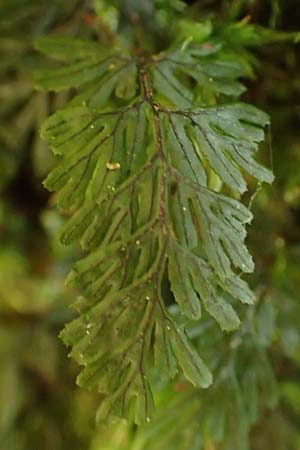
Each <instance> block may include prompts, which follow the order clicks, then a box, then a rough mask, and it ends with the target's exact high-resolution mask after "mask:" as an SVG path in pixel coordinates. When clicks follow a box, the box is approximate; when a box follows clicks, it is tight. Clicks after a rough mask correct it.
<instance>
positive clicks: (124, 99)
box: [36, 38, 272, 423]
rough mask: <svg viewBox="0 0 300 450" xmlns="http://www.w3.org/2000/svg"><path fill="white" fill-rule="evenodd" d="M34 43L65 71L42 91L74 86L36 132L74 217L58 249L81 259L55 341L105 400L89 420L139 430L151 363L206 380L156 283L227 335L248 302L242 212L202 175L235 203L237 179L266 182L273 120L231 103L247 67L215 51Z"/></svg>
mask: <svg viewBox="0 0 300 450" xmlns="http://www.w3.org/2000/svg"><path fill="white" fill-rule="evenodd" d="M38 47H39V49H40V50H41V51H43V52H45V53H47V54H52V55H53V56H54V57H56V58H58V59H60V60H64V61H65V62H66V65H65V66H64V67H62V68H56V69H53V70H49V71H44V72H41V73H39V74H38V75H37V77H36V81H37V84H38V86H39V87H40V88H43V89H53V90H60V89H65V88H70V87H78V88H79V92H78V93H77V95H75V97H74V98H73V99H72V100H71V102H70V103H69V106H67V108H65V109H64V110H61V111H59V112H57V113H56V114H54V115H53V116H52V117H50V118H49V119H48V120H47V121H46V123H45V124H44V126H43V128H42V135H43V137H44V138H45V139H46V140H47V141H48V142H49V143H50V145H51V147H52V149H53V152H54V153H55V154H57V155H59V156H60V162H59V164H58V166H57V167H56V169H54V170H53V172H52V173H51V174H50V175H49V176H48V178H47V179H46V181H45V186H46V187H47V188H48V189H49V190H50V191H55V192H58V194H57V203H58V205H59V206H60V207H61V208H67V209H70V210H71V211H72V217H71V218H70V220H69V221H68V222H67V224H66V227H65V229H64V230H63V234H62V242H63V243H64V244H69V243H71V242H77V241H80V244H81V247H82V248H83V249H84V250H85V251H86V256H85V257H84V258H83V259H82V260H81V261H79V262H78V263H77V264H76V265H75V267H74V270H73V271H72V273H71V274H70V275H69V278H68V282H69V284H71V285H74V286H76V287H78V288H79V289H80V290H81V291H82V293H83V296H82V297H81V298H80V300H79V301H78V302H77V303H76V305H75V306H76V308H77V310H78V313H79V314H78V318H76V319H75V320H74V321H73V322H71V323H70V324H68V325H67V326H66V327H65V329H64V331H63V332H62V337H63V340H64V341H65V342H66V344H68V345H71V346H72V350H71V356H73V357H74V358H75V359H76V360H77V361H78V362H79V364H81V365H83V366H84V369H83V371H82V372H81V374H80V376H79V378H78V383H79V385H81V386H85V387H88V388H94V387H96V388H97V389H98V391H99V392H101V393H102V394H103V396H104V400H103V401H102V403H101V406H100V409H99V413H98V417H99V418H100V419H104V418H107V417H108V416H110V415H120V416H126V417H128V416H130V415H133V416H134V420H135V421H136V422H137V423H141V422H142V421H143V420H145V419H148V418H149V417H150V416H151V411H152V408H153V400H152V396H151V389H150V384H149V380H148V376H149V371H150V369H151V367H152V366H153V364H155V366H156V367H157V369H158V371H159V372H160V373H161V376H162V377H170V376H171V377H172V376H174V375H175V374H176V372H177V370H178V369H181V370H182V372H183V373H184V375H185V376H186V378H187V379H188V380H189V381H190V382H191V383H192V384H194V385H195V386H198V387H207V386H209V385H210V384H211V381H212V377H211V374H210V372H209V369H208V368H207V367H206V365H205V363H204V362H203V361H202V360H201V358H200V356H199V355H198V353H197V352H196V351H195V350H194V349H193V348H192V346H191V343H190V342H189V340H188V338H187V336H186V335H185V332H184V329H182V328H181V327H180V326H179V325H178V324H177V323H176V320H175V319H174V317H172V316H171V315H170V313H169V311H168V308H167V307H166V303H165V298H164V292H163V289H162V284H163V279H164V277H165V275H166V274H167V275H168V278H169V282H170V286H171V290H172V292H173V294H174V297H175V300H176V302H177V303H178V305H179V307H180V310H181V312H182V313H183V314H184V315H186V316H187V317H188V318H191V319H196V318H199V317H200V316H201V306H202V305H203V306H204V308H205V309H206V310H207V312H208V313H209V314H211V315H212V316H213V317H214V318H215V319H216V320H217V321H218V323H219V324H220V326H221V328H222V329H224V330H227V331H229V330H232V329H235V328H237V327H238V325H239V319H238V316H237V314H236V312H235V311H234V309H233V307H232V305H231V304H230V303H229V301H230V300H229V299H230V298H232V299H237V300H239V301H241V302H244V303H251V302H252V301H253V295H252V293H251V292H250V290H249V288H248V286H247V284H246V283H245V282H244V281H243V280H241V279H240V278H239V276H238V275H237V274H236V271H235V269H238V270H240V271H242V272H251V271H252V270H253V262H252V259H251V256H250V255H249V253H248V251H247V249H246V247H245V245H244V240H245V236H246V231H245V225H246V224H248V223H249V222H250V221H251V218H252V216H251V213H250V212H249V211H248V210H247V208H245V207H244V206H243V205H242V204H241V203H240V202H239V201H237V200H235V199H233V198H230V197H228V196H224V195H221V194H219V193H217V192H215V191H213V190H211V189H210V188H209V183H208V178H209V176H210V174H211V173H212V172H214V173H216V174H217V175H218V177H219V178H220V179H221V180H222V181H223V182H224V183H226V184H227V185H228V186H229V187H230V188H231V189H232V191H233V192H236V193H243V192H245V190H246V188H247V186H246V182H245V179H244V176H243V173H242V172H248V173H249V174H251V175H253V176H254V177H256V178H257V179H258V180H259V181H266V182H271V181H272V174H271V173H270V172H269V171H268V170H267V169H265V168H263V167H262V166H260V165H259V164H258V163H257V162H256V161H255V159H254V156H255V152H256V150H257V147H258V144H259V142H260V141H262V139H263V128H264V126H265V125H266V124H267V123H268V118H267V116H266V115H265V114H264V113H262V112H260V111H258V110H257V109H256V108H254V107H252V106H249V105H247V104H243V103H232V102H231V100H232V98H231V97H232V96H234V97H235V96H238V95H239V94H240V93H241V92H242V91H243V89H244V88H243V86H242V85H241V84H240V83H239V81H238V78H239V77H240V76H241V75H242V74H243V67H242V66H241V65H239V64H238V63H232V62H231V61H230V60H229V58H228V55H227V54H226V52H225V51H223V50H222V49H221V46H220V45H211V47H209V50H208V49H207V47H201V46H198V47H197V46H196V45H195V46H193V47H192V46H187V47H186V48H185V49H180V50H175V51H171V52H170V53H165V54H161V55H156V56H153V57H147V58H145V57H142V56H138V57H130V56H128V55H117V54H115V53H111V54H109V55H104V54H103V52H102V50H101V49H100V48H98V47H97V45H95V44H94V43H85V42H82V41H77V40H64V39H62V40H61V39H58V38H55V39H48V38H47V39H42V40H40V41H39V43H38ZM195 82H196V83H197V86H196V87H193V84H194V83H195ZM227 95H229V96H230V98H227V102H226V104H223V105H220V106H216V102H217V99H218V98H219V101H220V102H221V100H222V99H223V100H224V99H225V98H226V96H227ZM228 100H230V102H229V103H228Z"/></svg>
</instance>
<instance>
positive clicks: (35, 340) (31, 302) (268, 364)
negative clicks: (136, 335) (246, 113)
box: [0, 0, 300, 450]
mask: <svg viewBox="0 0 300 450" xmlns="http://www.w3.org/2000/svg"><path fill="white" fill-rule="evenodd" d="M154 3H155V4H154ZM154 3H152V2H150V1H149V2H147V1H143V2H139V4H138V5H139V6H138V7H137V4H136V3H135V2H130V1H129V2H124V3H123V2H118V1H114V2H104V1H99V0H98V1H95V2H94V4H93V5H91V4H90V3H89V2H79V1H75V0H74V1H69V0H68V1H61V0H60V1H53V2H51V4H49V2H46V1H45V2H41V1H38V0H37V1H26V0H7V1H3V2H2V4H1V7H0V32H1V38H0V48H1V55H3V57H2V58H1V62H0V71H1V75H0V76H1V88H0V98H1V105H0V167H1V181H0V187H1V203H0V208H1V209H0V214H1V229H0V233H1V253H0V266H1V270H0V301H1V303H0V339H1V342H0V360H1V373H0V381H1V382H0V404H1V411H0V446H1V448H5V449H7V450H17V449H18V450H19V449H20V450H27V449H28V450H29V449H35V448H40V447H41V446H44V447H45V448H46V449H49V450H53V449H55V450H56V449H57V450H60V449H62V450H63V449H67V448H74V449H76V448H78V449H88V450H104V449H107V450H109V449H113V448H116V449H124V450H125V449H126V450H127V449H128V450H136V449H139V450H142V449H145V450H146V449H149V450H151V449H166V448H172V449H173V448H174V449H201V448H203V449H205V450H213V449H216V450H217V449H227V450H235V449H236V448H238V449H239V450H243V449H247V448H249V446H250V448H251V449H253V450H260V449H262V448H264V449H268V448H273V449H275V450H298V448H299V446H300V434H299V422H300V382H299V378H300V377H299V375H300V356H299V355H300V327H299V321H300V302H299V289H298V285H299V273H300V233H299V230H300V222H299V217H300V216H299V214H300V189H299V181H300V180H299V165H298V162H299V160H300V142H299V138H300V136H299V131H298V130H299V120H300V113H299V111H300V110H299V105H300V102H299V97H300V84H299V74H300V73H299V72H300V68H299V56H298V53H299V46H297V44H293V43H291V42H286V43H285V42H282V41H285V40H286V36H285V35H281V34H270V33H268V34H266V33H264V32H263V31H262V30H261V29H255V31H253V29H252V28H251V26H252V25H251V26H249V27H247V28H244V29H246V30H247V33H244V34H243V33H240V32H239V30H238V29H237V28H236V26H234V25H233V24H234V23H236V21H239V20H241V19H243V18H245V17H247V16H248V15H249V16H251V21H250V24H258V25H263V26H266V27H268V28H269V29H270V30H272V29H274V30H275V29H281V30H284V31H294V30H297V28H300V16H297V15H298V14H299V8H298V6H297V1H292V0H289V1H282V2H280V1H271V0H270V1H267V0H266V1H257V2H255V1H251V2H250V1H242V0H241V1H224V2H220V1H201V2H200V1H199V2H197V1H196V2H187V3H194V4H193V5H191V6H190V7H188V8H186V9H184V10H183V6H182V3H181V2H177V1H169V2H167V1H159V0H157V1H156V2H154ZM125 4H126V5H125ZM120 5H121V6H122V7H120ZM124 5H125V6H126V8H125V7H123V6H124ZM94 11H96V12H97V14H98V15H95V13H94ZM128 11H134V12H135V13H136V14H140V15H142V17H149V16H152V15H155V17H156V20H155V21H151V20H147V21H145V27H143V28H142V29H139V25H138V24H137V36H138V39H141V40H142V41H143V45H144V46H146V47H148V48H149V49H151V48H153V46H154V45H155V46H158V45H161V46H162V48H163V47H164V46H166V45H168V44H169V42H164V41H163V38H165V37H164V35H163V31H162V30H163V29H164V26H165V24H166V23H171V24H173V25H172V27H171V28H170V33H169V36H168V38H169V39H174V40H175V39H178V40H182V39H184V38H186V39H189V35H190V33H191V29H193V32H194V33H195V34H196V38H197V32H198V33H200V32H203V27H202V28H199V30H198V29H197V28H195V29H194V28H191V20H192V19H193V20H194V19H195V17H199V20H207V19H209V18H210V19H213V21H214V23H215V29H216V33H218V34H219V36H221V37H222V39H227V40H230V41H231V44H232V43H233V44H234V45H236V47H237V51H239V52H246V54H243V57H244V58H245V59H246V60H247V59H249V61H251V64H254V67H255V73H256V77H252V80H251V81H250V82H249V81H247V86H248V88H249V90H248V92H247V93H246V94H245V95H244V100H245V101H248V102H250V103H253V104H255V105H257V106H259V107H261V108H262V109H263V110H265V111H267V112H268V113H269V114H270V116H271V120H272V125H271V128H270V130H269V133H268V135H267V142H266V145H265V148H264V158H263V159H264V161H265V163H266V165H269V166H273V170H274V173H275V175H276V179H275V182H274V183H273V185H271V187H266V186H263V187H262V188H261V190H260V191H258V192H257V195H256V196H255V197H253V198H252V212H253V214H254V218H255V219H254V222H253V224H252V226H251V227H250V228H249V233H250V234H249V238H248V246H249V248H250V251H251V253H252V254H253V255H254V260H255V264H256V270H255V272H254V274H253V275H251V277H250V276H249V277H248V280H249V282H250V284H251V287H252V289H253V290H255V292H256V294H257V298H258V301H257V304H256V305H255V306H254V307H249V308H248V309H247V310H245V309H244V310H243V312H241V314H242V326H241V328H240V330H239V331H237V332H234V333H231V334H228V335H224V334H223V333H222V332H221V331H220V330H219V328H218V326H217V325H216V324H215V323H214V322H213V321H212V320H211V319H210V318H209V317H208V316H205V317H204V318H203V319H201V321H199V323H198V324H197V323H196V324H195V323H193V324H191V326H190V328H189V336H190V338H191V339H192V340H193V342H194V344H195V346H196V348H197V349H198V351H199V352H200V354H201V355H203V356H204V358H205V361H207V362H208V365H209V367H210V368H212V369H213V371H214V377H215V382H214V384H213V385H212V387H211V388H209V389H208V390H206V391H202V392H199V391H198V390H197V389H194V388H192V387H191V386H190V385H189V384H188V383H187V382H186V381H185V380H184V379H183V378H182V379H181V378H178V379H176V381H174V382H170V383H168V382H164V383H163V382H161V381H160V380H159V379H158V378H157V377H156V375H155V373H154V374H153V383H154V386H155V390H154V397H155V402H156V404H157V405H158V406H157V411H156V414H155V416H154V419H153V420H152V421H151V423H148V424H146V425H145V426H144V427H143V428H141V429H136V427H135V426H132V425H126V424H125V423H123V422H116V423H114V424H112V425H110V427H109V428H104V427H101V426H95V424H94V416H95V411H96V409H97V407H98V404H99V401H100V399H99V397H98V398H97V394H96V393H95V392H93V393H90V392H87V391H85V390H80V389H79V388H77V387H76V386H75V383H74V380H75V377H76V374H77V372H78V369H77V367H76V366H75V365H73V363H72V362H71V361H70V360H69V359H68V358H67V351H66V350H65V348H64V347H63V345H62V343H61V342H60V340H59V339H58V338H57V335H58V332H59V331H60V330H61V328H62V326H63V325H64V324H65V322H67V321H68V320H70V319H71V318H72V316H73V313H72V311H71V310H70V309H69V308H68V305H69V304H70V303H71V301H72V299H73V298H74V296H75V295H76V293H75V292H72V291H71V290H70V289H66V288H65V287H64V278H65V276H66V273H67V272H68V271H69V269H70V267H71V265H72V263H73V261H74V260H75V259H76V258H78V249H77V248H76V247H74V248H73V247H68V248H65V247H62V246H61V244H60V243H59V242H58V238H57V235H58V230H59V229H60V227H61V225H62V223H63V222H64V217H63V215H62V214H59V213H58V212H57V211H56V209H55V208H54V206H53V198H52V196H50V195H49V193H47V192H46V191H45V190H43V189H42V187H41V180H42V179H43V178H44V177H45V175H46V174H47V173H48V172H49V169H50V168H52V167H53V165H54V159H53V156H51V154H50V151H49V149H48V147H47V145H46V144H45V142H43V141H42V140H41V139H40V137H39V128H40V125H41V123H42V122H43V121H44V119H45V118H46V117H48V115H49V114H50V113H51V112H54V111H56V109H57V108H59V107H61V106H63V105H64V104H65V103H66V101H67V100H68V95H69V94H65V93H59V94H55V95H54V94H53V93H50V94H47V93H43V92H36V91H35V90H34V89H33V82H32V72H33V70H36V69H38V68H42V69H44V68H45V67H46V65H51V63H50V62H49V61H46V60H45V59H44V58H43V57H42V56H41V55H40V54H39V53H38V52H36V51H35V50H34V45H33V43H34V42H35V41H36V39H37V38H39V37H40V36H43V35H49V34H51V33H55V34H63V35H64V36H80V37H93V38H95V37H97V38H98V39H99V40H100V41H101V42H102V43H103V46H105V45H109V44H110V43H111V41H112V40H114V39H116V36H115V33H116V30H117V27H118V26H121V27H122V30H123V31H122V34H121V39H123V40H124V42H123V43H122V45H126V40H128V42H129V41H130V40H131V39H132V36H131V33H132V27H130V26H128V25H127V23H128ZM183 13H184V19H183V20H182V17H183ZM134 18H135V15H134V16H133V20H134ZM131 19H132V17H131ZM247 20H249V19H246V21H247ZM207 23H208V22H207ZM178 24H179V25H178ZM153 27H154V28H155V29H153ZM153 36H154V37H155V39H157V41H158V42H153ZM237 36H238V38H237ZM268 41H276V42H275V43H273V44H271V45H270V44H268V45H265V43H266V42H268ZM242 44H243V45H242ZM245 45H246V48H247V50H244V48H245ZM252 46H254V47H255V48H254V49H253V50H252V51H251V54H250V53H248V51H249V49H250V47H252ZM249 182H250V183H251V180H249ZM251 189H252V190H251V192H250V193H249V196H248V197H249V198H247V197H246V198H245V202H246V203H247V202H248V201H249V200H250V196H251V194H252V193H253V192H255V190H256V187H255V185H254V184H253V186H251ZM247 195H248V194H247ZM173 313H174V314H175V313H176V311H174V312H173Z"/></svg>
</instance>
